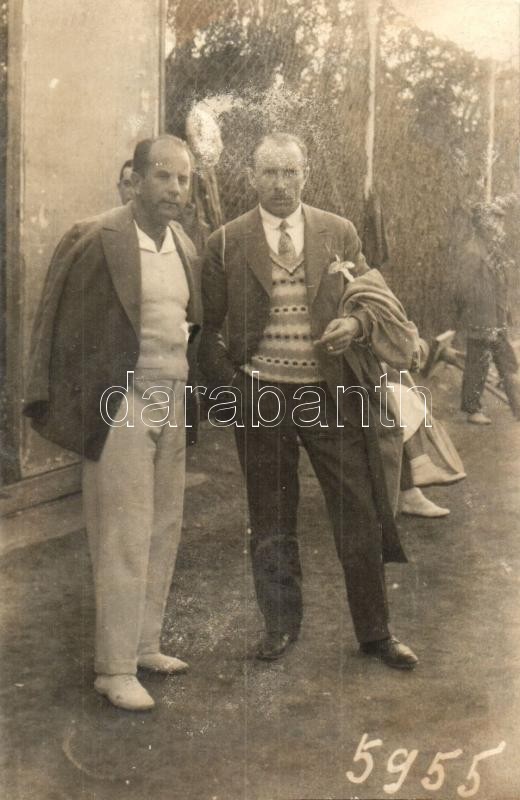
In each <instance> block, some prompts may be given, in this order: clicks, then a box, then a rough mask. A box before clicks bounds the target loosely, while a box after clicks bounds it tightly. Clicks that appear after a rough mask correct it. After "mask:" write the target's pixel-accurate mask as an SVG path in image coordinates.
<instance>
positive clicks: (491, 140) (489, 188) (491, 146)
mask: <svg viewBox="0 0 520 800" xmlns="http://www.w3.org/2000/svg"><path fill="white" fill-rule="evenodd" d="M496 77H497V65H496V61H495V60H494V59H491V61H490V64H489V88H488V112H489V123H488V146H487V156H486V202H487V203H489V202H490V201H491V198H492V196H493V160H494V157H495V155H494V154H495V103H496Z"/></svg>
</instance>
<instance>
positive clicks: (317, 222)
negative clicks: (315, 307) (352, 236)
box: [303, 205, 334, 307]
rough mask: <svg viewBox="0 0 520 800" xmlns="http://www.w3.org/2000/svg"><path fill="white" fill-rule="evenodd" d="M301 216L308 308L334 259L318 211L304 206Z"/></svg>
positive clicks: (328, 238) (327, 232) (329, 237)
mask: <svg viewBox="0 0 520 800" xmlns="http://www.w3.org/2000/svg"><path fill="white" fill-rule="evenodd" d="M303 215H304V219H305V232H304V237H305V238H304V241H305V244H304V253H305V275H306V279H307V297H308V298H309V307H310V306H311V305H312V303H313V302H314V299H315V297H316V295H317V294H318V289H319V287H320V283H321V279H322V278H323V276H324V275H325V274H326V271H327V268H328V266H329V264H330V263H331V261H333V259H334V254H333V253H332V250H331V247H332V235H331V233H330V231H328V230H327V227H326V226H325V224H324V222H323V219H322V217H321V214H320V213H319V211H317V209H314V208H311V207H310V206H307V205H304V206H303Z"/></svg>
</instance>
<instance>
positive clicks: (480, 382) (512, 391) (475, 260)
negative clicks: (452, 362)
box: [455, 198, 520, 425]
mask: <svg viewBox="0 0 520 800" xmlns="http://www.w3.org/2000/svg"><path fill="white" fill-rule="evenodd" d="M504 216H505V210H504V201H501V200H500V199H499V198H497V199H495V201H494V202H492V203H477V204H475V205H474V206H473V208H472V217H471V221H472V225H473V233H472V236H471V239H470V241H469V242H467V244H466V246H465V249H464V253H463V256H462V262H461V265H460V270H459V273H458V280H457V286H456V292H455V302H456V306H457V311H458V315H459V317H460V319H461V326H462V328H463V330H464V331H465V333H466V362H465V368H464V377H463V381H462V404H461V408H462V410H463V411H465V412H466V413H467V415H468V422H471V423H474V424H476V425H489V424H490V423H491V420H490V419H489V417H487V416H486V415H485V414H484V412H483V411H482V407H481V396H482V392H483V390H484V386H485V383H486V377H487V373H488V369H489V365H490V363H491V359H493V361H494V363H495V366H496V368H497V370H498V373H499V375H500V378H501V381H502V386H503V389H504V392H505V394H506V396H507V399H508V401H509V405H510V407H511V411H512V412H513V414H514V416H515V418H516V419H520V400H519V395H518V384H517V381H516V378H515V373H516V372H517V371H518V361H517V359H516V355H515V353H514V350H513V348H512V346H511V343H510V341H509V338H508V333H507V328H508V324H509V321H510V310H509V298H508V278H509V275H508V273H509V271H510V269H511V268H512V267H513V262H512V261H511V260H510V259H508V258H507V256H506V254H505V251H504V236H505V234H504Z"/></svg>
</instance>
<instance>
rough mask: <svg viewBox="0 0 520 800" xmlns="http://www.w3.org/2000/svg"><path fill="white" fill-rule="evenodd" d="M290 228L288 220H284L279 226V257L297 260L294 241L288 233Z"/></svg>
mask: <svg viewBox="0 0 520 800" xmlns="http://www.w3.org/2000/svg"><path fill="white" fill-rule="evenodd" d="M288 227H289V226H288V224H287V220H285V219H283V220H282V221H281V222H280V225H279V230H280V240H279V242H278V255H279V256H282V257H283V258H287V259H292V258H296V249H295V247H294V243H293V240H292V239H291V237H290V235H289V234H288V233H287V228H288Z"/></svg>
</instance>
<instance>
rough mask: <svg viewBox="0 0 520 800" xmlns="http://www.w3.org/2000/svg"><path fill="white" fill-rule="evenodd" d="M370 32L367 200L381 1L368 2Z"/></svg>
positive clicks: (371, 176) (371, 167)
mask: <svg viewBox="0 0 520 800" xmlns="http://www.w3.org/2000/svg"><path fill="white" fill-rule="evenodd" d="M366 12H367V30H368V47H369V52H368V119H367V127H366V132H365V152H366V157H367V172H366V176H365V200H366V199H367V198H368V196H369V194H370V192H371V190H372V186H373V184H374V144H375V133H376V76H377V40H378V29H379V0H366Z"/></svg>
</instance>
